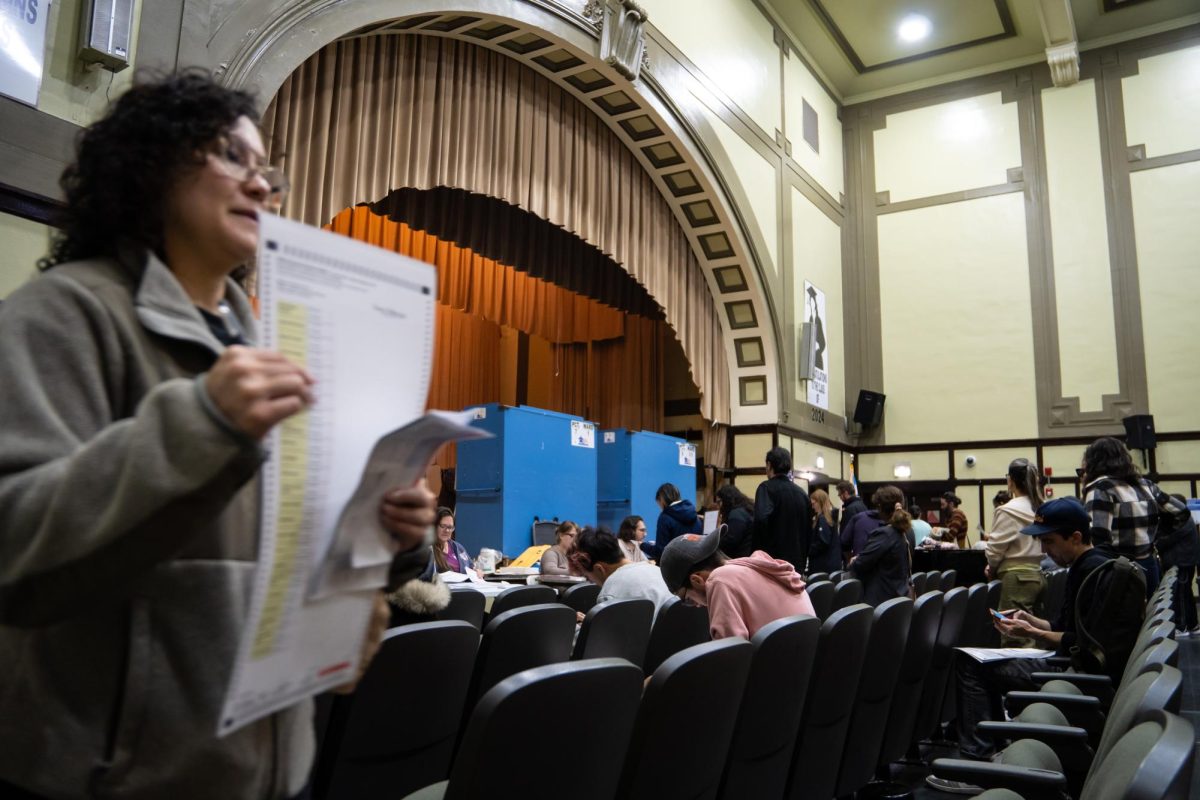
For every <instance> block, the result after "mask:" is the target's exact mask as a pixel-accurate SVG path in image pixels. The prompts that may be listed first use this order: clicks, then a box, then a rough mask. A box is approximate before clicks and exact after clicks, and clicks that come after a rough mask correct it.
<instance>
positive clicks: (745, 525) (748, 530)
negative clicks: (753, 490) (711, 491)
mask: <svg viewBox="0 0 1200 800" xmlns="http://www.w3.org/2000/svg"><path fill="white" fill-rule="evenodd" d="M717 507H718V511H719V512H720V515H719V516H718V517H717V521H718V522H719V523H720V524H721V525H724V526H725V527H724V528H723V529H722V530H721V552H722V553H725V554H726V555H728V556H729V557H730V558H744V557H746V556H748V555H750V553H752V552H753V550H754V542H753V534H754V501H753V500H751V499H750V498H749V497H747V496H746V495H744V494H742V490H741V489H739V488H737V487H736V486H734V485H733V484H731V483H730V484H726V485H725V486H722V487H721V488H720V489H717Z"/></svg>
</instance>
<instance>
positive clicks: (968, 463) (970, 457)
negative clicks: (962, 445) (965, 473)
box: [967, 456, 975, 467]
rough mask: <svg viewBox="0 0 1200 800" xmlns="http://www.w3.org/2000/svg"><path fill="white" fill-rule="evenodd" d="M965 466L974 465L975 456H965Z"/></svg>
mask: <svg viewBox="0 0 1200 800" xmlns="http://www.w3.org/2000/svg"><path fill="white" fill-rule="evenodd" d="M967 466H968V467H973V466H975V456H967Z"/></svg>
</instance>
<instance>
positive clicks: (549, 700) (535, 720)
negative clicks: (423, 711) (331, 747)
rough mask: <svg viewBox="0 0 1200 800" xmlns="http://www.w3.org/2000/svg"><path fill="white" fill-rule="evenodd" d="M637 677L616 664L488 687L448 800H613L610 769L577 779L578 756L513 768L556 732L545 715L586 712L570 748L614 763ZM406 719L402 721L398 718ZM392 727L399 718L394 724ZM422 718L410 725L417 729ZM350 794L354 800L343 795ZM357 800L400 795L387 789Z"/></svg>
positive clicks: (546, 671) (555, 668) (585, 665)
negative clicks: (495, 799) (500, 798)
mask: <svg viewBox="0 0 1200 800" xmlns="http://www.w3.org/2000/svg"><path fill="white" fill-rule="evenodd" d="M641 689H642V672H641V670H639V669H638V668H637V667H635V666H633V665H632V664H630V663H628V662H626V661H622V660H620V659H615V658H603V659H595V660H589V661H577V662H573V663H568V664H551V665H549V666H543V667H536V668H534V669H530V670H525V671H523V672H520V673H517V674H516V675H513V676H510V677H508V678H506V679H504V680H503V681H501V682H500V683H498V684H497V685H496V686H494V687H492V688H491V689H490V690H488V692H487V693H486V694H484V696H483V697H482V698H480V700H479V704H478V705H477V706H476V707H475V712H474V713H473V714H472V715H471V719H470V721H469V723H468V724H467V729H466V732H465V733H464V734H463V740H462V745H461V747H460V748H459V751H458V756H457V757H456V758H455V760H454V768H453V771H452V772H451V774H450V783H449V784H448V785H447V787H446V794H445V795H444V797H445V800H469V799H473V798H478V797H494V796H504V797H521V798H533V799H534V800H543V799H544V800H551V798H560V797H563V796H564V793H565V792H567V791H568V787H569V794H570V796H571V797H572V798H587V800H610V798H612V797H613V796H614V795H615V794H616V789H617V777H618V776H617V772H616V770H614V769H595V770H588V775H587V778H586V780H581V779H580V768H579V761H578V760H577V759H575V758H539V759H538V762H537V766H536V768H528V769H513V766H514V765H516V764H526V763H527V762H528V761H529V758H530V743H531V742H538V741H545V738H546V736H547V735H548V734H549V735H553V732H554V729H553V728H552V727H550V725H549V724H548V722H547V717H546V714H547V711H550V710H558V709H564V710H569V709H578V708H581V707H583V708H586V709H587V720H586V724H580V725H573V726H572V727H571V734H570V735H571V747H572V748H573V749H574V751H575V752H576V753H580V754H586V755H587V758H588V759H589V762H590V759H592V758H595V759H596V761H595V763H596V764H619V763H620V760H621V758H622V757H623V756H624V754H625V746H626V743H627V742H628V741H629V734H630V731H631V730H632V729H633V722H634V720H635V719H636V717H637V710H638V701H639V700H640V699H641ZM401 719H403V718H401ZM393 722H396V720H393ZM421 722H422V721H421V720H417V719H413V720H410V721H409V723H408V724H410V725H413V726H419V725H420V724H421ZM347 796H351V795H347ZM353 796H355V797H359V796H361V797H401V796H402V795H401V794H399V793H397V792H393V791H388V792H386V793H384V792H380V793H377V794H372V795H353Z"/></svg>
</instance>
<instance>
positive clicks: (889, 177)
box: [875, 92, 1021, 203]
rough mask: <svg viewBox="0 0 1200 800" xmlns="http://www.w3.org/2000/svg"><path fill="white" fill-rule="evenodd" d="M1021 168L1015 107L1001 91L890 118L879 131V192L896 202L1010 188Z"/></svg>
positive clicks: (876, 183) (877, 140) (877, 161)
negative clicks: (1010, 178) (1005, 185)
mask: <svg viewBox="0 0 1200 800" xmlns="http://www.w3.org/2000/svg"><path fill="white" fill-rule="evenodd" d="M1019 166H1021V141H1020V133H1019V130H1018V127H1017V106H1016V103H1003V102H1001V99H1000V93H999V92H995V93H992V94H985V95H979V96H976V97H969V98H966V99H964V100H955V101H952V102H949V103H940V104H938V105H932V106H924V107H922V108H916V109H912V110H910V111H902V112H899V113H895V114H889V115H888V117H887V127H886V128H883V129H882V130H878V131H876V132H875V190H876V191H877V192H889V199H890V200H891V202H893V203H894V202H897V201H900V200H912V199H914V198H918V197H930V196H933V195H939V194H946V193H949V192H958V191H963V190H966V189H975V188H979V187H981V186H993V185H997V184H1003V183H1008V174H1007V172H1008V169H1009V168H1010V167H1019Z"/></svg>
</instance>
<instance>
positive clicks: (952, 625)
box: [909, 586, 967, 754]
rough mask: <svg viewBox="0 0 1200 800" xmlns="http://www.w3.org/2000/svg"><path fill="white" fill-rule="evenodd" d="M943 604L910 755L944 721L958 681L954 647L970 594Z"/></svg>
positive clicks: (950, 595)
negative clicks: (948, 698) (948, 699)
mask: <svg viewBox="0 0 1200 800" xmlns="http://www.w3.org/2000/svg"><path fill="white" fill-rule="evenodd" d="M944 595H945V596H944V597H943V600H942V622H941V625H940V626H939V627H938V635H937V640H936V641H935V642H934V645H933V657H932V658H931V659H930V661H929V671H928V672H927V673H926V675H925V682H924V685H923V687H922V689H921V703H920V707H919V709H918V711H917V721H916V725H915V727H914V729H913V738H912V742H911V744H910V748H909V752H910V753H912V754H915V752H916V745H917V743H918V742H920V741H921V740H922V739H926V738H928V737H930V736H932V735H933V732H934V729H935V728H936V727H937V726H938V724H939V723H940V722H941V721H942V701H943V699H944V698H945V696H946V692H947V690H948V687H949V686H950V682H951V679H952V678H953V677H954V657H955V655H954V647H955V646H956V645H957V644H958V637H959V633H960V632H961V630H962V624H963V620H964V619H965V617H966V613H967V590H966V588H965V587H962V586H960V587H958V588H957V589H951V590H950V591H948V592H945V593H944Z"/></svg>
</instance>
